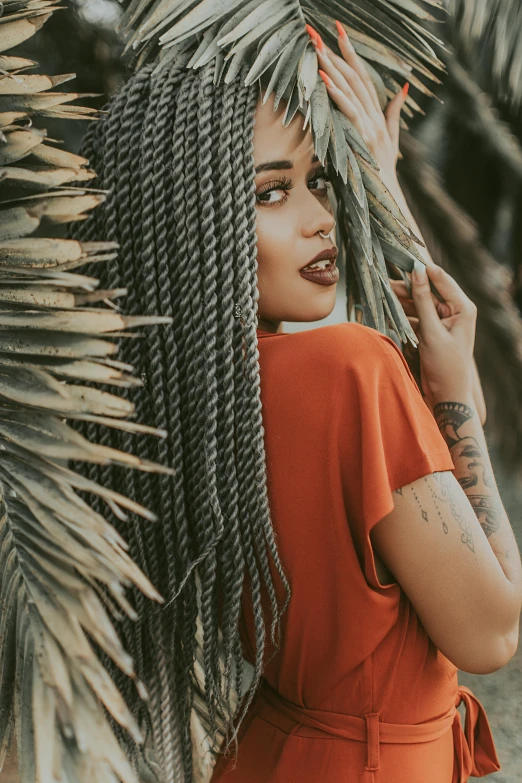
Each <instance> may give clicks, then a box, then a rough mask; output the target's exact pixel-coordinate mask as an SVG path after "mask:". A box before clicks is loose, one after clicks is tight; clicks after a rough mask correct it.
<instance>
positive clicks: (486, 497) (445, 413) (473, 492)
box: [433, 402, 502, 538]
mask: <svg viewBox="0 0 522 783" xmlns="http://www.w3.org/2000/svg"><path fill="white" fill-rule="evenodd" d="M433 415H434V417H435V420H436V422H437V424H438V427H439V429H440V431H441V433H442V436H443V438H444V440H445V441H446V443H447V444H448V448H449V451H450V454H451V458H452V460H453V464H454V465H455V477H456V479H457V481H458V482H459V484H460V486H461V487H462V489H463V490H464V491H465V492H466V494H467V496H468V500H469V502H470V503H471V505H472V507H473V510H474V511H475V514H476V515H477V518H478V520H479V522H480V525H481V527H482V529H483V531H484V533H485V534H486V536H487V537H488V538H489V537H490V535H491V534H492V533H494V532H495V531H496V530H498V529H499V527H500V520H501V516H502V505H501V503H500V502H499V500H498V498H497V497H496V492H495V489H496V487H495V481H494V477H493V473H492V471H491V468H490V466H489V464H488V459H487V455H486V454H484V451H483V449H482V448H481V447H480V445H479V443H478V442H477V440H476V438H473V437H471V436H462V435H460V434H459V430H460V428H461V427H462V425H463V424H465V422H467V421H469V420H470V419H471V418H472V417H473V416H474V415H475V412H474V411H473V409H472V408H470V407H468V406H467V405H465V404H464V403H462V402H439V403H438V404H437V405H435V407H434V409H433Z"/></svg>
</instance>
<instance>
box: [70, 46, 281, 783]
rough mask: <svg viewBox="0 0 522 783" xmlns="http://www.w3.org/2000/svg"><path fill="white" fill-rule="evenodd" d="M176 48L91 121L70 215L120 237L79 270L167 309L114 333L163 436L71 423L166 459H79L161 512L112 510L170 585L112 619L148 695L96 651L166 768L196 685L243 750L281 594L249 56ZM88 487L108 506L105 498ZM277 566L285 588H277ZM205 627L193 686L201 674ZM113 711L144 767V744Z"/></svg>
mask: <svg viewBox="0 0 522 783" xmlns="http://www.w3.org/2000/svg"><path fill="white" fill-rule="evenodd" d="M187 57H188V53H187V54H186V55H185V56H180V57H178V58H177V59H176V60H173V61H172V62H170V63H169V64H168V66H165V67H164V68H163V69H162V70H161V71H160V73H159V74H155V73H154V67H153V65H146V66H144V67H143V68H141V69H139V70H138V71H137V72H136V73H135V74H134V75H133V76H132V77H131V78H130V79H129V81H128V82H127V83H126V84H125V85H124V86H123V88H121V89H120V91H119V92H118V93H117V94H116V95H114V96H113V97H112V99H111V100H110V102H109V103H108V105H107V106H106V107H105V111H106V115H105V116H104V118H103V119H102V120H101V121H99V122H98V123H93V124H92V125H91V127H90V129H89V131H88V132H87V134H86V136H85V139H84V143H83V148H82V154H84V155H85V156H86V157H87V158H88V159H89V161H90V164H91V166H92V167H93V168H94V169H95V171H96V173H97V179H96V180H95V181H94V183H93V185H94V186H95V187H100V188H104V189H107V190H108V194H107V199H106V201H105V202H104V203H103V204H102V205H101V206H100V207H98V208H97V209H96V210H94V212H93V213H92V214H91V216H90V217H89V218H88V220H86V221H85V222H83V223H81V224H74V226H73V227H72V228H71V229H70V235H71V236H73V237H75V238H78V239H81V240H82V241H86V240H88V239H89V240H96V239H103V240H114V241H116V242H118V243H119V245H120V249H119V251H118V258H117V260H116V261H113V262H111V263H110V264H107V265H106V266H105V265H104V268H100V267H99V266H98V267H94V266H93V268H92V270H90V269H87V270H86V271H87V273H90V272H91V271H92V274H94V275H95V276H96V277H99V278H100V287H101V288H102V289H105V288H118V287H122V286H125V287H127V289H128V293H127V295H126V297H125V299H124V302H123V305H122V306H123V309H124V311H125V312H126V313H149V314H152V313H154V314H161V315H169V316H171V317H172V318H173V321H172V324H171V325H167V326H159V327H153V328H151V329H150V330H148V331H147V333H146V335H145V336H137V337H133V338H131V339H129V338H124V339H122V340H121V346H120V354H119V359H121V360H122V361H123V362H125V363H128V364H129V365H132V366H133V367H134V369H135V375H137V376H141V378H142V379H143V386H140V387H134V388H130V389H125V390H124V391H123V395H124V396H128V398H129V399H131V400H132V401H133V402H134V404H135V406H136V417H137V419H138V420H139V421H140V422H144V423H146V424H149V425H152V426H154V427H158V428H161V429H163V430H165V431H166V437H165V438H164V439H157V438H153V437H152V436H146V435H140V436H139V437H136V436H134V435H131V434H128V433H126V432H124V431H120V430H115V429H111V428H108V427H106V428H100V427H99V425H93V424H91V423H89V424H87V425H86V424H82V425H79V428H80V429H82V431H83V432H84V434H86V435H87V437H88V438H89V439H90V440H96V441H97V442H101V443H104V444H106V445H110V446H112V447H114V448H118V449H122V450H125V451H131V452H133V453H136V454H138V455H139V456H140V457H142V458H144V459H149V460H154V461H158V462H160V463H162V464H164V465H169V466H171V467H172V468H174V469H175V471H176V473H175V475H173V476H169V475H158V474H155V473H141V472H135V473H133V472H132V471H129V470H122V469H121V468H117V467H113V466H110V465H108V466H99V465H93V464H90V465H87V464H84V463H81V464H77V465H75V466H74V467H75V469H76V470H78V471H79V472H81V473H83V474H84V475H87V476H88V477H89V478H90V479H92V480H95V481H98V482H100V483H101V484H103V485H105V486H111V487H114V488H116V489H118V491H121V492H123V493H124V494H126V495H127V496H129V497H131V498H133V499H135V500H136V501H138V502H140V503H142V504H143V505H145V506H146V507H147V508H149V509H151V510H152V511H153V512H155V514H156V515H157V517H158V521H157V522H156V523H149V522H143V521H142V520H139V519H138V518H137V517H134V516H133V517H132V518H131V519H130V520H129V521H122V520H119V519H116V520H114V518H112V517H111V522H112V523H113V524H114V525H115V526H116V527H117V528H118V530H119V531H120V532H121V534H122V535H123V536H124V538H125V539H126V540H127V541H128V543H129V552H130V555H131V557H132V558H133V559H134V560H135V561H136V562H137V564H138V565H139V566H140V567H141V568H142V569H143V571H144V572H145V573H146V574H147V576H148V577H149V579H150V580H151V581H152V583H153V584H154V585H155V587H156V588H157V589H158V590H159V592H160V593H161V594H162V596H163V597H164V599H165V603H164V604H163V605H161V606H159V607H158V606H156V605H151V604H148V603H147V602H146V599H144V598H143V596H141V595H140V594H138V593H137V592H136V593H135V592H133V593H132V594H131V598H132V599H133V601H134V607H135V610H136V616H137V619H135V620H134V621H130V620H128V619H127V618H120V619H121V623H120V625H119V627H118V630H119V632H120V633H121V636H122V640H123V642H124V644H125V645H126V649H127V650H128V652H129V653H130V655H131V656H132V657H133V659H134V661H135V664H136V667H137V673H138V676H139V678H140V680H141V681H142V682H143V683H144V684H145V686H146V689H147V691H148V702H147V703H145V702H143V701H142V700H141V698H140V697H139V693H138V692H137V691H136V688H135V686H134V684H133V682H132V681H131V680H130V679H129V678H128V677H126V676H125V675H124V674H122V673H121V672H120V671H119V670H118V669H117V668H116V667H115V666H114V664H113V663H112V661H111V660H110V659H109V658H108V657H107V656H104V655H103V656H102V657H103V660H104V663H105V665H106V667H107V669H108V671H109V673H110V674H111V676H112V677H113V679H114V680H115V682H116V684H117V686H118V687H119V688H120V691H121V693H122V695H123V697H124V698H125V700H126V702H127V704H128V705H129V706H130V708H131V709H132V710H133V711H134V712H135V715H136V717H137V718H138V720H140V722H141V723H142V725H144V726H145V727H146V732H147V736H148V737H151V740H152V746H153V748H154V751H155V754H156V760H157V768H156V770H155V772H156V774H157V777H158V778H159V780H160V781H161V783H192V781H193V779H194V774H195V773H194V769H193V753H194V747H193V743H194V737H193V736H192V733H191V711H192V709H193V706H194V703H195V701H194V700H195V698H196V699H199V703H200V704H204V712H205V714H206V715H207V716H208V728H209V732H210V733H211V734H212V742H213V743H214V744H213V745H212V746H211V747H212V752H213V753H214V755H215V754H216V753H217V752H218V749H219V746H218V745H216V744H215V738H216V735H217V734H218V733H219V731H221V732H222V734H225V736H226V739H227V742H226V743H225V746H222V747H221V750H225V752H226V751H227V750H228V748H229V746H230V744H231V742H232V741H234V742H235V744H236V754H237V732H238V729H239V725H240V724H241V722H242V720H243V717H244V715H245V713H246V711H247V709H248V707H249V705H250V703H251V701H252V699H253V696H254V695H255V692H256V690H257V686H258V685H259V682H260V679H261V676H262V672H263V670H264V652H265V646H266V644H265V643H266V641H267V640H266V623H265V620H266V615H265V613H264V611H263V605H262V597H263V598H264V595H265V591H266V595H267V600H268V602H269V605H270V608H271V615H272V624H271V642H272V643H273V644H274V648H275V650H276V651H277V649H278V648H279V647H278V645H279V640H278V639H277V638H276V635H277V634H278V633H280V618H281V616H282V614H283V613H284V611H285V610H286V608H287V606H288V602H289V600H290V597H291V591H290V585H289V583H288V580H287V578H286V576H285V574H284V571H283V567H282V564H281V562H280V559H279V555H278V551H277V546H276V540H275V535H274V531H273V527H272V524H271V519H270V508H269V500H268V495H267V482H266V466H265V451H264V441H263V435H264V429H263V420H262V410H261V400H260V376H259V352H258V347H257V335H256V312H257V301H258V291H257V257H256V256H257V247H256V233H255V219H256V214H255V205H256V200H255V185H254V174H255V172H254V160H253V126H254V115H255V107H256V103H257V98H258V94H259V92H258V90H259V88H258V86H257V84H254V85H251V86H249V87H245V86H244V84H243V81H244V76H245V73H246V71H245V73H243V72H240V73H239V75H238V77H237V78H235V79H234V80H233V81H231V82H230V83H229V84H225V83H224V82H223V80H221V83H220V84H219V85H215V84H214V70H215V64H216V60H212V61H211V62H209V63H208V64H207V65H206V66H204V67H203V68H201V69H198V70H192V69H187V68H186V58H187ZM238 315H239V317H238ZM91 502H92V504H93V506H95V507H96V508H97V510H99V511H100V513H104V511H105V507H102V502H101V501H99V500H97V499H96V498H95V497H91ZM274 567H275V570H274ZM277 574H278V575H279V576H280V578H281V585H282V587H283V588H284V593H283V590H282V589H281V587H279V588H278V590H277V591H276V586H275V583H274V576H276V575H277ZM247 586H248V589H249V592H248V596H249V603H250V605H251V607H252V612H253V618H254V625H255V641H256V650H255V662H254V664H253V674H252V677H251V683H250V687H249V688H248V689H247V691H246V693H243V686H244V683H245V668H244V666H245V661H244V659H243V654H242V645H241V639H240V632H239V626H240V618H241V616H242V606H241V601H242V594H244V592H243V591H245V589H246V587H247ZM280 601H282V602H283V605H282V607H281V608H280V605H279V602H280ZM263 603H264V601H263ZM198 624H200V625H198ZM198 627H199V628H200V629H201V631H202V638H203V641H202V643H200V647H202V651H201V650H200V652H201V659H202V664H203V670H204V689H203V690H201V688H200V687H199V685H198V681H197V677H196V675H195V659H196V655H197V649H198V641H197V631H198ZM232 680H234V685H235V689H236V692H237V702H235V703H234V700H233V699H232V698H231V688H232ZM236 706H237V709H235V707H236ZM111 724H112V726H113V729H114V731H115V733H116V735H117V736H118V738H119V740H120V742H121V743H122V745H124V747H125V749H126V751H127V753H128V756H129V758H130V759H131V760H132V762H133V764H134V768H135V770H136V771H138V769H139V768H140V767H139V765H140V764H143V758H142V754H141V753H140V750H139V749H138V748H137V747H136V746H135V745H134V743H133V741H132V740H130V738H128V736H127V734H126V732H124V731H123V729H121V727H119V726H118V724H117V723H116V722H115V721H112V720H111ZM223 727H224V729H223ZM131 745H132V747H131ZM236 760H237V755H236Z"/></svg>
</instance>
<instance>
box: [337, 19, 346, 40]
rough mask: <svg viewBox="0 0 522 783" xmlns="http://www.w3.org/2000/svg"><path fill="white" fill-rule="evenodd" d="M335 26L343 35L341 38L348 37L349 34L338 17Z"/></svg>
mask: <svg viewBox="0 0 522 783" xmlns="http://www.w3.org/2000/svg"><path fill="white" fill-rule="evenodd" d="M335 26H336V27H337V32H338V33H339V35H340V36H341V38H348V34H347V32H346V30H345V29H344V27H343V26H342V24H341V23H340V22H339V21H338V20H337V19H336V20H335Z"/></svg>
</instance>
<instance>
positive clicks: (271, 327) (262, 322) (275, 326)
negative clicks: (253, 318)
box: [257, 318, 283, 334]
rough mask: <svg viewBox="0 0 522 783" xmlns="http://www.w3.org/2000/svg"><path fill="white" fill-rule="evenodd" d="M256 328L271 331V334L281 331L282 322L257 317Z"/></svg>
mask: <svg viewBox="0 0 522 783" xmlns="http://www.w3.org/2000/svg"><path fill="white" fill-rule="evenodd" d="M257 328H258V329H261V330H262V331H263V332H272V333H273V334H278V333H279V332H282V331H283V322H282V321H270V320H269V319H267V318H258V321H257Z"/></svg>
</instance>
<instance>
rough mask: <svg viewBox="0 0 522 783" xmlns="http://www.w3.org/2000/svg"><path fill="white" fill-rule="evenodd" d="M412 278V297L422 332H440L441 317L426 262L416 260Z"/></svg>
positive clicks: (428, 333) (425, 333)
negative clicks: (432, 292) (435, 302)
mask: <svg viewBox="0 0 522 783" xmlns="http://www.w3.org/2000/svg"><path fill="white" fill-rule="evenodd" d="M411 280H412V287H411V291H412V297H413V301H414V303H415V307H416V308H417V316H418V318H419V321H420V327H421V332H422V333H423V335H436V334H440V330H441V323H440V318H439V315H438V313H437V310H436V308H435V305H434V303H433V297H432V294H431V291H430V285H429V279H428V275H427V270H426V266H425V264H421V262H420V261H415V266H414V269H413V272H412V276H411Z"/></svg>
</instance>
